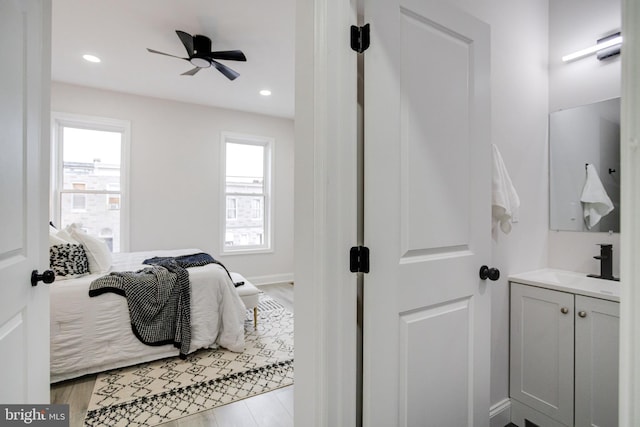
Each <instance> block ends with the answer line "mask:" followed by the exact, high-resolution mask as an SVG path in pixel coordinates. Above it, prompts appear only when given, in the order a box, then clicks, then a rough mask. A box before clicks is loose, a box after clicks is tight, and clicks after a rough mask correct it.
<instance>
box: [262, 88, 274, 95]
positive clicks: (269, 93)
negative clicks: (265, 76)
mask: <svg viewBox="0 0 640 427" xmlns="http://www.w3.org/2000/svg"><path fill="white" fill-rule="evenodd" d="M260 95H262V96H271V91H270V90H269V89H262V90H261V91H260Z"/></svg>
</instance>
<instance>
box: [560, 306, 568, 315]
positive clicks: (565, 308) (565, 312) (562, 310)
mask: <svg viewBox="0 0 640 427" xmlns="http://www.w3.org/2000/svg"><path fill="white" fill-rule="evenodd" d="M568 312H569V309H568V308H567V307H562V308H561V309H560V313H562V314H567V313H568Z"/></svg>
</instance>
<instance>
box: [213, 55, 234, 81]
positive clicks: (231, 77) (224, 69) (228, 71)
mask: <svg viewBox="0 0 640 427" xmlns="http://www.w3.org/2000/svg"><path fill="white" fill-rule="evenodd" d="M211 64H212V65H213V66H214V67H216V68H217V69H218V71H220V72H221V73H222V74H224V75H225V77H226V78H228V79H229V80H235V79H236V77H238V76H239V75H240V73H238V72H236V71H234V70H232V69H231V68H229V67H227V66H226V65H224V64H221V63H219V62H218V61H215V60H213V59H212V60H211Z"/></svg>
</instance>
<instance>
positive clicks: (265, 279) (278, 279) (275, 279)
mask: <svg viewBox="0 0 640 427" xmlns="http://www.w3.org/2000/svg"><path fill="white" fill-rule="evenodd" d="M247 280H248V281H250V282H251V283H253V284H254V285H256V286H262V285H272V284H274V283H293V273H283V274H270V275H267V276H254V277H247Z"/></svg>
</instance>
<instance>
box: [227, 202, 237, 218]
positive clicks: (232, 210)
mask: <svg viewBox="0 0 640 427" xmlns="http://www.w3.org/2000/svg"><path fill="white" fill-rule="evenodd" d="M237 218H238V200H237V199H236V198H235V197H227V219H237Z"/></svg>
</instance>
